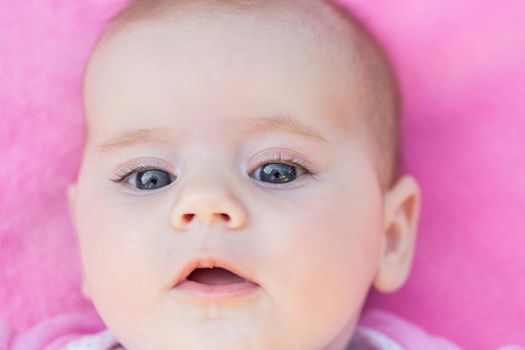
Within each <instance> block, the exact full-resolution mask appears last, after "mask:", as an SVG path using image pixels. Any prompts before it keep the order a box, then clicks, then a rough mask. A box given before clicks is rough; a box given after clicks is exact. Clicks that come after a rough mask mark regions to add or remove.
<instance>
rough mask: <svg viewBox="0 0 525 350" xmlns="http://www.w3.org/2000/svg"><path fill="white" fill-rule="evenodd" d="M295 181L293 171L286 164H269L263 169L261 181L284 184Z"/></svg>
mask: <svg viewBox="0 0 525 350" xmlns="http://www.w3.org/2000/svg"><path fill="white" fill-rule="evenodd" d="M294 179H295V169H294V167H292V166H290V165H288V164H282V163H270V164H267V165H265V166H264V167H263V169H262V175H261V180H263V181H264V180H267V181H269V182H274V183H275V182H277V183H285V182H290V181H293V180H294Z"/></svg>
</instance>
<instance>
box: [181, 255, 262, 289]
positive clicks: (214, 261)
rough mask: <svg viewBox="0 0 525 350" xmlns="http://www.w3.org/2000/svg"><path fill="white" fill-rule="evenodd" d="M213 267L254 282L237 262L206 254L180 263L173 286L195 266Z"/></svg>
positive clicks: (195, 267)
mask: <svg viewBox="0 0 525 350" xmlns="http://www.w3.org/2000/svg"><path fill="white" fill-rule="evenodd" d="M213 267H221V268H223V269H226V270H229V271H231V272H233V273H234V274H236V275H238V276H239V277H241V278H242V279H244V280H246V281H249V282H253V283H256V282H255V281H254V280H253V279H252V278H251V277H250V276H249V274H248V273H247V272H245V271H244V269H242V268H239V267H238V264H236V263H234V262H233V261H231V260H229V259H226V258H222V257H217V256H206V257H199V258H193V259H190V260H189V261H187V262H186V263H184V264H183V265H182V268H181V269H180V270H179V271H178V273H177V277H176V279H175V283H174V284H173V286H174V287H176V286H177V285H178V284H179V283H181V282H182V281H184V280H185V279H186V278H187V277H188V276H189V275H190V274H191V273H192V272H193V270H195V269H197V268H213Z"/></svg>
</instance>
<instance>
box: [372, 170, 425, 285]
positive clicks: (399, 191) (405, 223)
mask: <svg viewBox="0 0 525 350" xmlns="http://www.w3.org/2000/svg"><path fill="white" fill-rule="evenodd" d="M420 206H421V191H420V189H419V186H418V184H417V182H416V180H415V179H414V178H413V177H411V176H404V177H402V178H400V179H399V180H398V181H397V182H396V184H395V185H394V186H393V187H392V188H391V189H390V190H389V191H388V192H387V193H386V194H385V197H384V213H385V216H384V223H385V227H384V236H383V247H382V252H381V256H380V262H379V267H378V271H377V274H376V276H375V279H374V286H375V287H376V289H378V290H379V291H381V292H393V291H395V290H397V289H399V288H400V287H401V286H402V285H403V284H404V283H405V281H406V279H407V278H408V275H409V273H410V268H411V265H412V258H413V255H414V249H415V244H416V235H417V224H418V221H419V212H420Z"/></svg>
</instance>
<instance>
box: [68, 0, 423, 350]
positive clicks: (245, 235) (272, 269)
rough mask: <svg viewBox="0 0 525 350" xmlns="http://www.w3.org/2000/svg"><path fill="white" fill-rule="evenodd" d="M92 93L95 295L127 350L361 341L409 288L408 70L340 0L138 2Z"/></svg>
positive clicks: (93, 74) (87, 215)
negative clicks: (401, 162)
mask: <svg viewBox="0 0 525 350" xmlns="http://www.w3.org/2000/svg"><path fill="white" fill-rule="evenodd" d="M84 89H85V91H84V93H85V96H84V97H85V99H84V102H85V114H86V118H87V126H88V136H87V139H86V144H85V151H84V158H83V161H82V166H81V169H80V173H79V177H78V180H77V183H76V184H74V185H72V186H71V187H70V191H69V194H70V205H71V211H72V213H73V217H74V218H73V219H74V222H75V226H76V231H77V234H78V239H79V245H80V249H81V256H82V264H83V268H84V286H83V291H84V294H85V295H86V297H88V298H90V299H91V300H92V302H93V304H94V306H95V307H96V309H97V311H98V312H99V314H100V315H101V317H102V319H103V320H104V321H105V323H106V324H107V326H108V327H109V329H110V330H111V331H112V332H113V334H114V335H115V336H116V337H117V338H118V339H119V340H120V341H121V343H122V344H123V345H124V346H125V347H126V348H127V349H130V350H148V349H151V350H162V349H343V348H344V347H345V345H346V344H347V343H348V342H349V340H350V338H351V336H352V333H353V331H354V328H355V327H356V324H357V321H358V319H359V316H360V312H361V309H362V307H363V303H364V301H365V299H366V296H367V293H368V291H369V289H370V287H371V286H374V287H375V288H376V289H378V290H379V291H383V292H390V291H394V290H396V289H398V288H399V287H400V286H401V285H402V284H403V283H404V282H405V280H406V278H407V276H408V274H409V271H410V265H411V261H412V255H413V249H414V245H415V235H416V226H417V221H418V216H419V205H420V204H419V203H420V194H419V189H418V186H417V184H416V182H415V181H414V179H413V178H412V177H410V176H402V177H399V176H397V177H396V175H395V174H396V171H395V166H396V158H397V151H396V150H397V144H398V141H397V140H398V136H397V135H398V101H397V93H396V91H397V90H396V84H395V79H394V77H393V75H392V73H391V71H390V68H389V66H388V63H387V61H386V59H385V58H384V56H383V55H382V53H381V50H380V49H379V48H378V47H377V46H376V45H375V44H374V42H373V40H372V39H371V38H370V37H369V36H368V35H367V34H366V32H365V31H364V30H363V29H362V28H361V27H360V26H359V25H358V24H357V22H355V21H354V20H353V19H352V18H351V17H350V16H349V15H347V14H345V13H344V12H343V11H341V10H339V9H338V8H337V7H336V6H335V5H333V4H330V3H328V2H325V1H322V0H308V1H305V0H287V1H281V0H264V1H262V0H258V1H257V0H222V1H221V0H198V1H197V0H179V1H176V0H172V1H165V0H163V1H159V0H140V1H137V2H135V3H133V4H132V5H131V6H130V7H128V8H127V9H126V10H124V11H123V12H121V13H120V14H119V15H118V16H117V17H115V18H114V20H113V22H112V23H111V24H110V26H109V27H108V30H107V31H106V32H105V33H104V35H103V36H102V38H101V40H100V41H99V42H98V44H97V47H96V49H95V50H94V52H93V54H92V56H91V59H90V62H89V64H88V67H87V70H86V77H85V86H84ZM211 267H214V268H211Z"/></svg>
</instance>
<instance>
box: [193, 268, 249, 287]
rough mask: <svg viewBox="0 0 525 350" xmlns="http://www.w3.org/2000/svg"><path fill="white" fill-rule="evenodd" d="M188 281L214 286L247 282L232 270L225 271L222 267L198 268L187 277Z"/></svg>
mask: <svg viewBox="0 0 525 350" xmlns="http://www.w3.org/2000/svg"><path fill="white" fill-rule="evenodd" d="M186 279H187V280H189V281H193V282H197V283H201V284H208V285H213V286H218V285H227V284H234V283H242V282H245V281H246V280H245V279H244V278H242V277H240V276H239V275H237V274H235V273H233V272H231V271H230V270H227V269H223V268H222V267H211V268H196V269H195V270H193V271H192V272H191V273H190V274H189V275H188V277H186Z"/></svg>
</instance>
